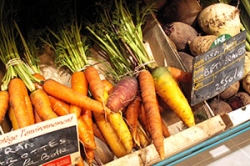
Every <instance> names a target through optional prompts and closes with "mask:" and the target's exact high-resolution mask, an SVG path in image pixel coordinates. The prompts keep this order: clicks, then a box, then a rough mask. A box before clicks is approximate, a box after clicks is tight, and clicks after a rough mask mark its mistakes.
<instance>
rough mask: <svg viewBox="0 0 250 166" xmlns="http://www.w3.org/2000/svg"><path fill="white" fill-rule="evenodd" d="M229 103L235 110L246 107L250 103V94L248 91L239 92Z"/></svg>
mask: <svg viewBox="0 0 250 166" xmlns="http://www.w3.org/2000/svg"><path fill="white" fill-rule="evenodd" d="M228 104H229V105H230V106H231V107H232V109H233V110H236V109H238V108H241V107H244V106H245V105H247V104H250V96H249V94H248V93H246V92H238V93H236V94H235V95H234V96H233V97H231V98H230V99H229V101H228Z"/></svg>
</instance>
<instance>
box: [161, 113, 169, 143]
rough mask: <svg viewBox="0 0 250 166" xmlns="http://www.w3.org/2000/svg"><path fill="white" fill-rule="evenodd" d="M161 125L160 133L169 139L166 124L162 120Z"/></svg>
mask: <svg viewBox="0 0 250 166" xmlns="http://www.w3.org/2000/svg"><path fill="white" fill-rule="evenodd" d="M161 123H162V133H163V136H164V137H165V138H167V137H169V136H170V135H171V134H170V132H169V130H168V127H167V124H165V123H164V121H163V119H162V118H161Z"/></svg>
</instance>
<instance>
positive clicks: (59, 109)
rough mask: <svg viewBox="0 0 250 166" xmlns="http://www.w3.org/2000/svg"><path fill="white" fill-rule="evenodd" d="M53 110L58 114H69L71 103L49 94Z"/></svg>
mask: <svg viewBox="0 0 250 166" xmlns="http://www.w3.org/2000/svg"><path fill="white" fill-rule="evenodd" d="M49 101H50V103H51V107H52V110H53V111H54V112H55V113H56V114H57V115H58V116H63V115H67V114H69V104H68V103H66V102H64V101H62V100H59V99H57V98H55V97H53V96H50V95H49Z"/></svg>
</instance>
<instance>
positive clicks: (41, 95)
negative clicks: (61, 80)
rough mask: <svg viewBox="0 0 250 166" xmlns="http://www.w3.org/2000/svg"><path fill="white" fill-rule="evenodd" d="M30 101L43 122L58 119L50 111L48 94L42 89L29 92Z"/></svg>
mask: <svg viewBox="0 0 250 166" xmlns="http://www.w3.org/2000/svg"><path fill="white" fill-rule="evenodd" d="M30 99H31V102H32V104H33V106H34V109H35V110H36V111H37V114H38V115H39V117H40V118H41V119H42V120H43V121H45V120H49V119H53V118H57V117H58V116H57V114H56V113H55V112H54V111H53V110H52V106H51V103H50V100H49V97H48V94H47V93H46V92H45V91H44V90H43V89H37V90H35V91H33V92H31V94H30Z"/></svg>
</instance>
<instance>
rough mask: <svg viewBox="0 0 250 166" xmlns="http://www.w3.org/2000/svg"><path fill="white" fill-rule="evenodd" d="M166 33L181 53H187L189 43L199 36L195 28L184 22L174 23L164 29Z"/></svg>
mask: <svg viewBox="0 0 250 166" xmlns="http://www.w3.org/2000/svg"><path fill="white" fill-rule="evenodd" d="M164 31H165V33H166V35H167V36H169V38H170V39H171V40H172V41H173V42H174V43H175V45H176V47H177V50H179V51H187V50H188V41H192V40H193V39H195V38H196V37H197V36H198V32H197V31H196V30H195V29H194V28H193V27H191V26H190V25H188V24H185V23H183V22H173V23H172V24H169V25H167V26H166V27H164Z"/></svg>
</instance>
